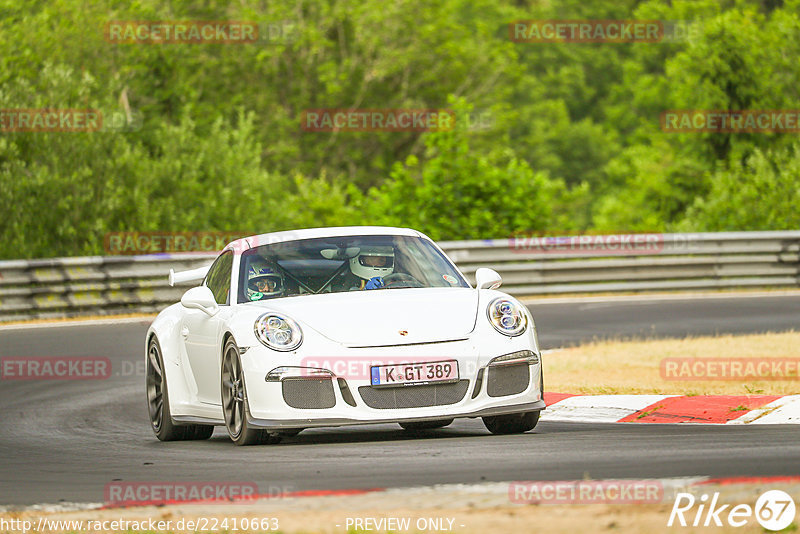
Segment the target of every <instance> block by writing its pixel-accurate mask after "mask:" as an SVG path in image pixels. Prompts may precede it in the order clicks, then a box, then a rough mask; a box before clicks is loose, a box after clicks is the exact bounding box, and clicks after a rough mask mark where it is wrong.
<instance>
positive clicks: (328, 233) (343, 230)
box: [225, 226, 425, 251]
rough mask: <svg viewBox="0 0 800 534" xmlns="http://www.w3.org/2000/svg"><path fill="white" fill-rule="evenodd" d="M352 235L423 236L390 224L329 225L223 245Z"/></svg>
mask: <svg viewBox="0 0 800 534" xmlns="http://www.w3.org/2000/svg"><path fill="white" fill-rule="evenodd" d="M353 235H404V236H412V237H425V236H424V234H422V233H420V232H418V231H416V230H412V229H411V228H394V227H391V226H331V227H325V228H304V229H302V230H286V231H283V232H270V233H267V234H259V235H254V236H248V237H243V238H241V239H237V240H236V241H231V242H230V243H228V245H227V246H226V247H225V248H226V249H228V248H233V249H234V250H240V251H244V250H248V249H251V248H254V247H258V246H261V245H271V244H273V243H284V242H287V241H297V240H299V239H314V238H317V237H339V236H345V237H346V236H353Z"/></svg>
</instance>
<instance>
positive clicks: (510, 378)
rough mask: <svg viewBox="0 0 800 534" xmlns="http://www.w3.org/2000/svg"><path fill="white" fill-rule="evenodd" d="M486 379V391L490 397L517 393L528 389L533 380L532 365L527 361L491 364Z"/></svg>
mask: <svg viewBox="0 0 800 534" xmlns="http://www.w3.org/2000/svg"><path fill="white" fill-rule="evenodd" d="M488 375H489V377H488V378H487V380H486V392H487V393H488V394H489V396H490V397H505V396H506V395H516V394H517V393H522V392H523V391H525V390H526V389H528V384H529V383H530V381H531V371H530V366H529V365H528V364H527V363H517V364H513V365H496V366H495V365H490V366H489V373H488Z"/></svg>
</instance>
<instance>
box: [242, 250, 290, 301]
mask: <svg viewBox="0 0 800 534" xmlns="http://www.w3.org/2000/svg"><path fill="white" fill-rule="evenodd" d="M282 292H283V275H282V274H281V272H280V270H279V269H278V268H277V267H275V265H273V264H271V263H270V262H268V261H266V260H265V259H264V258H261V257H257V258H254V259H253V260H252V261H251V262H250V267H249V268H248V269H247V300H261V299H264V298H267V297H272V296H275V295H279V294H280V293H282Z"/></svg>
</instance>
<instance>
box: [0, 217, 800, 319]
mask: <svg viewBox="0 0 800 534" xmlns="http://www.w3.org/2000/svg"><path fill="white" fill-rule="evenodd" d="M440 245H441V246H442V248H443V249H444V250H445V252H447V254H448V255H449V256H450V258H451V259H452V260H453V261H455V262H456V264H457V265H458V266H459V268H460V269H461V270H462V272H464V274H465V275H467V277H468V278H470V281H471V282H473V281H474V278H473V277H474V273H475V270H476V269H477V268H479V267H492V268H494V269H495V270H497V271H498V272H499V273H500V274H501V276H502V277H503V289H504V290H505V291H507V292H509V293H511V294H514V295H553V294H568V293H596V292H637V291H661V290H698V289H723V288H744V287H798V286H800V231H780V232H727V233H705V234H703V233H699V234H647V235H644V234H640V235H639V236H636V235H624V236H613V235H612V236H577V237H535V238H525V237H522V238H511V239H489V240H483V241H450V242H443V243H440ZM214 256H215V255H214V254H191V253H190V254H185V253H184V254H156V255H151V256H112V257H108V256H104V257H101V256H93V257H81V258H58V259H46V260H13V261H0V322H1V321H10V320H23V319H32V318H58V317H72V316H79V315H88V314H92V315H106V314H123V313H153V312H156V311H158V310H160V309H162V308H164V307H165V306H167V305H169V304H171V303H174V302H177V301H178V300H180V297H181V295H182V294H183V292H184V291H185V290H186V288H187V287H188V286H187V285H182V286H176V287H170V286H169V284H168V283H167V274H168V272H169V269H170V268H172V269H175V270H176V271H180V270H186V269H192V268H195V267H200V266H203V265H208V264H209V263H210V262H211V261H212V260H213V258H214Z"/></svg>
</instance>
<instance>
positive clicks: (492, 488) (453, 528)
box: [0, 478, 800, 534]
mask: <svg viewBox="0 0 800 534" xmlns="http://www.w3.org/2000/svg"><path fill="white" fill-rule="evenodd" d="M775 490H779V491H780V492H784V493H783V494H780V493H773V494H766V492H767V491H772V492H775ZM783 495H788V496H789V500H791V501H792V509H789V508H788V505H787V504H785V501H786V499H785V497H784V496H783ZM795 503H800V478H786V479H783V480H781V479H769V480H768V479H763V480H757V479H751V480H748V481H742V482H738V481H736V480H733V481H717V482H714V481H707V480H702V479H698V478H696V479H666V480H650V481H642V480H629V481H624V480H619V481H588V480H584V481H571V482H560V483H559V482H541V481H540V482H516V483H488V484H479V485H470V486H464V485H448V486H438V487H431V488H410V489H397V490H387V491H368V492H362V493H355V494H350V495H338V494H334V495H327V496H326V495H295V494H292V495H287V496H276V497H273V498H269V499H261V500H258V501H250V502H235V503H224V504H221V503H185V504H173V505H168V506H145V507H131V508H95V509H86V508H84V509H73V510H65V509H66V508H69V505H63V504H62V505H60V507H61V508H62V509H61V510H58V509H57V508H50V509H48V507H41V508H39V509H26V510H20V511H11V510H7V511H5V512H4V513H2V514H0V531H4V532H21V533H22V532H24V533H25V534H27V533H29V532H36V533H37V534H41V533H45V534H46V533H48V532H77V533H81V532H97V533H101V532H108V533H111V532H153V533H162V532H163V533H166V532H224V531H227V532H231V533H233V532H284V533H342V534H344V533H352V532H453V533H459V534H472V533H487V532H535V531H541V532H625V533H628V532H630V533H640V532H641V533H652V532H681V533H683V532H686V533H690V532H709V531H711V532H738V533H742V532H764V531H766V530H765V528H764V527H763V526H762V525H761V524H760V523H759V519H758V518H759V517H760V518H761V520H762V521H764V520H766V519H771V520H777V521H780V522H782V523H786V521H787V518H789V516H790V514H791V520H790V521H789V523H788V526H787V527H785V528H787V529H788V530H787V531H796V529H797V523H796V519H794V518H795V513H796V512H795V509H794V506H795ZM676 510H677V511H676ZM670 520H671V521H672V526H668V523H669V522H670ZM681 521H683V522H684V523H685V524H686V526H682V525H681ZM720 524H721V525H722V526H718V525H720ZM706 525H708V526H706ZM736 525H741V526H736ZM773 526H774V525H773ZM778 526H780V525H778ZM13 527H16V528H13Z"/></svg>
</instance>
